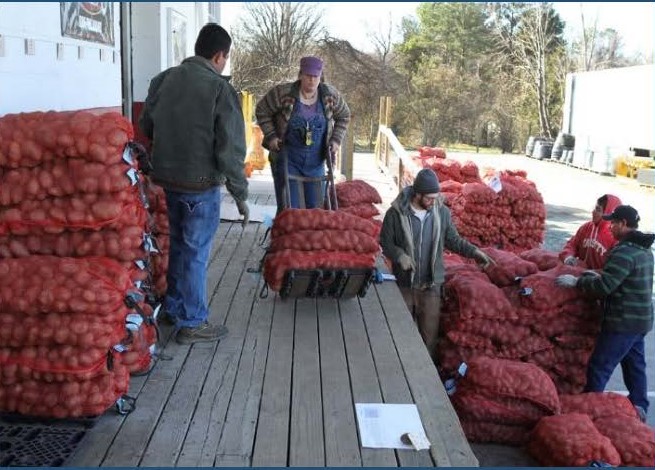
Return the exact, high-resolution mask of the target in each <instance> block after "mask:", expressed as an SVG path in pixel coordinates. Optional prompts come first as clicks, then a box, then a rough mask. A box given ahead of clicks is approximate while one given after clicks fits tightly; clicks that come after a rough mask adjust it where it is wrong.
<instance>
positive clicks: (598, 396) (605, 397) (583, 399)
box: [560, 392, 638, 420]
mask: <svg viewBox="0 0 655 470" xmlns="http://www.w3.org/2000/svg"><path fill="white" fill-rule="evenodd" d="M560 402H561V403H562V413H583V414H586V415H589V417H590V418H591V419H593V420H596V419H598V418H604V417H606V416H613V415H623V416H627V417H629V418H637V417H638V414H637V411H636V410H635V407H634V406H633V405H632V402H630V400H628V398H627V397H624V396H623V395H619V394H618V393H612V392H589V393H581V394H579V395H562V396H560Z"/></svg>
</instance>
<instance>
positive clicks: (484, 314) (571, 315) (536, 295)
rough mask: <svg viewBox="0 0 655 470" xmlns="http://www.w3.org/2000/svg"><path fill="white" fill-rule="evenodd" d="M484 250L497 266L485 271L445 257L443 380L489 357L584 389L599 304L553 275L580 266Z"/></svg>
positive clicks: (551, 256)
mask: <svg viewBox="0 0 655 470" xmlns="http://www.w3.org/2000/svg"><path fill="white" fill-rule="evenodd" d="M483 251H485V252H486V253H487V254H488V255H489V256H490V257H491V258H493V259H494V260H495V261H496V265H495V266H493V267H491V268H489V269H487V270H486V271H484V272H483V271H482V270H480V268H478V267H477V266H476V265H475V264H474V263H470V262H465V261H464V260H463V259H462V258H460V257H459V256H457V255H453V254H448V255H446V256H445V258H444V263H445V267H446V279H445V281H446V282H445V284H444V303H443V308H442V314H441V328H440V335H442V338H441V340H440V341H439V345H438V348H437V351H436V357H437V362H438V367H439V370H440V372H441V374H442V376H443V378H448V377H451V376H452V375H453V374H454V372H455V370H456V369H457V367H458V366H459V364H460V363H461V362H462V361H467V360H469V359H471V358H473V357H476V356H485V357H490V358H499V359H511V360H516V361H523V362H530V363H534V364H536V365H538V366H539V367H541V368H542V369H543V370H544V371H545V372H546V373H547V374H548V375H549V376H550V377H551V378H552V379H553V380H554V381H555V384H556V387H557V390H558V391H559V392H560V393H578V392H580V391H581V390H582V388H583V387H584V384H585V380H586V366H587V362H588V360H589V357H590V355H591V352H592V351H593V347H594V344H595V337H596V334H597V333H598V330H599V326H600V311H599V308H600V307H599V306H598V304H597V302H596V301H595V300H591V299H588V298H585V297H584V295H583V294H581V293H580V292H579V291H577V290H575V289H566V288H563V287H559V286H556V285H555V278H556V277H557V276H559V275H560V274H575V275H580V274H581V272H582V269H581V268H578V267H571V266H565V265H563V264H562V263H561V262H560V261H559V260H557V254H556V253H552V252H547V251H544V250H538V249H532V250H528V251H526V252H524V253H522V256H518V255H515V254H514V253H511V252H507V251H503V250H498V249H494V248H484V249H483ZM530 260H534V261H538V263H535V262H534V261H530ZM551 266H554V267H551ZM540 268H544V270H540Z"/></svg>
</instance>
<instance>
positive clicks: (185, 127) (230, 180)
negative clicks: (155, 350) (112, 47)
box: [139, 23, 249, 344]
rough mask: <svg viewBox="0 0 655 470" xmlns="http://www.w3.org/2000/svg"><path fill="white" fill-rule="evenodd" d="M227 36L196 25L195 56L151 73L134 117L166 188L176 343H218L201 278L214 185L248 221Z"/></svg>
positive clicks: (210, 234) (220, 329) (216, 202)
mask: <svg viewBox="0 0 655 470" xmlns="http://www.w3.org/2000/svg"><path fill="white" fill-rule="evenodd" d="M231 45H232V39H231V38H230V35H229V34H228V33H227V31H226V30H225V29H223V28H222V27H221V26H219V25H217V24H214V23H209V24H207V25H205V26H203V28H202V29H201V30H200V33H199V34H198V38H197V40H196V44H195V56H193V57H189V58H187V59H185V60H184V61H183V62H182V63H181V64H180V65H178V66H176V67H171V68H169V69H168V70H165V71H164V72H162V73H160V74H159V75H157V76H156V77H154V78H153V79H152V81H151V83H150V88H149V90H148V97H147V98H146V102H145V107H144V108H143V112H142V114H141V116H140V119H139V125H140V127H141V129H142V131H143V132H144V134H145V135H146V136H147V137H148V138H149V139H150V140H152V165H153V169H152V173H151V177H152V180H153V182H155V183H156V184H158V185H160V186H161V187H163V188H164V191H165V193H166V204H167V207H168V220H169V225H170V235H169V236H170V253H169V262H168V273H167V277H166V280H167V283H168V288H167V291H166V298H165V300H164V311H165V315H167V317H168V320H170V321H172V322H174V323H175V325H176V327H177V329H178V331H177V334H176V340H177V341H178V342H179V343H182V344H191V343H196V342H213V341H218V340H220V339H221V338H222V337H224V336H225V335H226V334H227V328H226V327H225V326H223V325H212V324H210V323H209V322H208V321H207V318H208V316H209V310H208V308H207V300H206V297H207V293H206V282H207V280H206V276H207V265H208V261H209V254H210V252H211V245H212V240H213V238H214V235H215V233H216V230H218V226H219V222H220V207H221V200H220V197H221V193H220V187H219V186H220V185H221V184H222V183H223V181H224V182H225V185H226V187H227V190H228V191H229V192H230V194H231V195H232V197H233V198H234V200H235V201H236V204H237V207H238V209H239V213H240V214H241V215H242V216H243V217H244V220H243V224H244V226H245V224H247V223H248V213H249V211H248V205H247V204H246V200H247V198H248V181H247V180H246V176H245V173H244V163H243V161H244V159H245V155H246V142H245V125H244V120H243V113H242V111H241V106H240V103H239V99H238V96H237V93H236V91H235V90H234V88H233V87H232V85H230V84H229V82H228V81H227V79H226V78H225V77H223V76H221V73H222V72H223V69H224V68H225V64H226V62H227V60H228V57H229V53H230V47H231Z"/></svg>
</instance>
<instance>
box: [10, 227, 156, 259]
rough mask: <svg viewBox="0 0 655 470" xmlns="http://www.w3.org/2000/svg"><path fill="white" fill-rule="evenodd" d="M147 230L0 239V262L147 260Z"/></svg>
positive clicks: (124, 228)
mask: <svg viewBox="0 0 655 470" xmlns="http://www.w3.org/2000/svg"><path fill="white" fill-rule="evenodd" d="M143 236H144V229H143V227H142V226H141V227H140V226H131V227H130V226H126V227H122V228H120V229H117V230H101V231H94V230H79V231H68V230H66V231H64V232H62V233H58V234H56V235H55V234H48V233H42V234H35V235H24V236H20V235H8V236H0V258H19V257H24V256H32V255H42V256H58V257H60V258H68V257H71V258H79V257H87V256H103V257H104V256H106V257H108V258H112V259H115V260H118V261H135V260H138V259H145V258H146V256H147V255H146V252H145V250H144V247H143Z"/></svg>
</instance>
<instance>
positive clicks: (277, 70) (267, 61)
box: [232, 2, 325, 94]
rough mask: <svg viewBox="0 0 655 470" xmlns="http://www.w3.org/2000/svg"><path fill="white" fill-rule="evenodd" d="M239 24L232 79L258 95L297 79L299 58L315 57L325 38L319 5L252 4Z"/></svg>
mask: <svg viewBox="0 0 655 470" xmlns="http://www.w3.org/2000/svg"><path fill="white" fill-rule="evenodd" d="M244 10H245V13H244V15H243V16H242V18H241V19H240V21H239V22H238V24H237V28H236V32H235V34H234V36H235V41H234V43H235V46H234V49H235V51H234V52H233V59H232V76H233V81H234V84H235V86H237V88H240V89H249V90H250V91H253V92H255V93H257V94H262V93H264V92H265V91H266V90H267V89H268V88H270V87H271V86H273V85H275V84H278V83H280V82H283V81H286V80H290V79H294V78H295V76H296V74H297V73H298V61H299V59H300V57H302V56H304V55H308V54H311V53H313V52H314V51H315V50H316V43H317V41H318V40H319V39H320V38H321V37H322V36H323V35H324V34H325V28H324V26H323V22H322V16H323V12H322V9H321V8H320V6H319V4H315V3H302V2H297V3H290V2H252V3H245V4H244Z"/></svg>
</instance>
